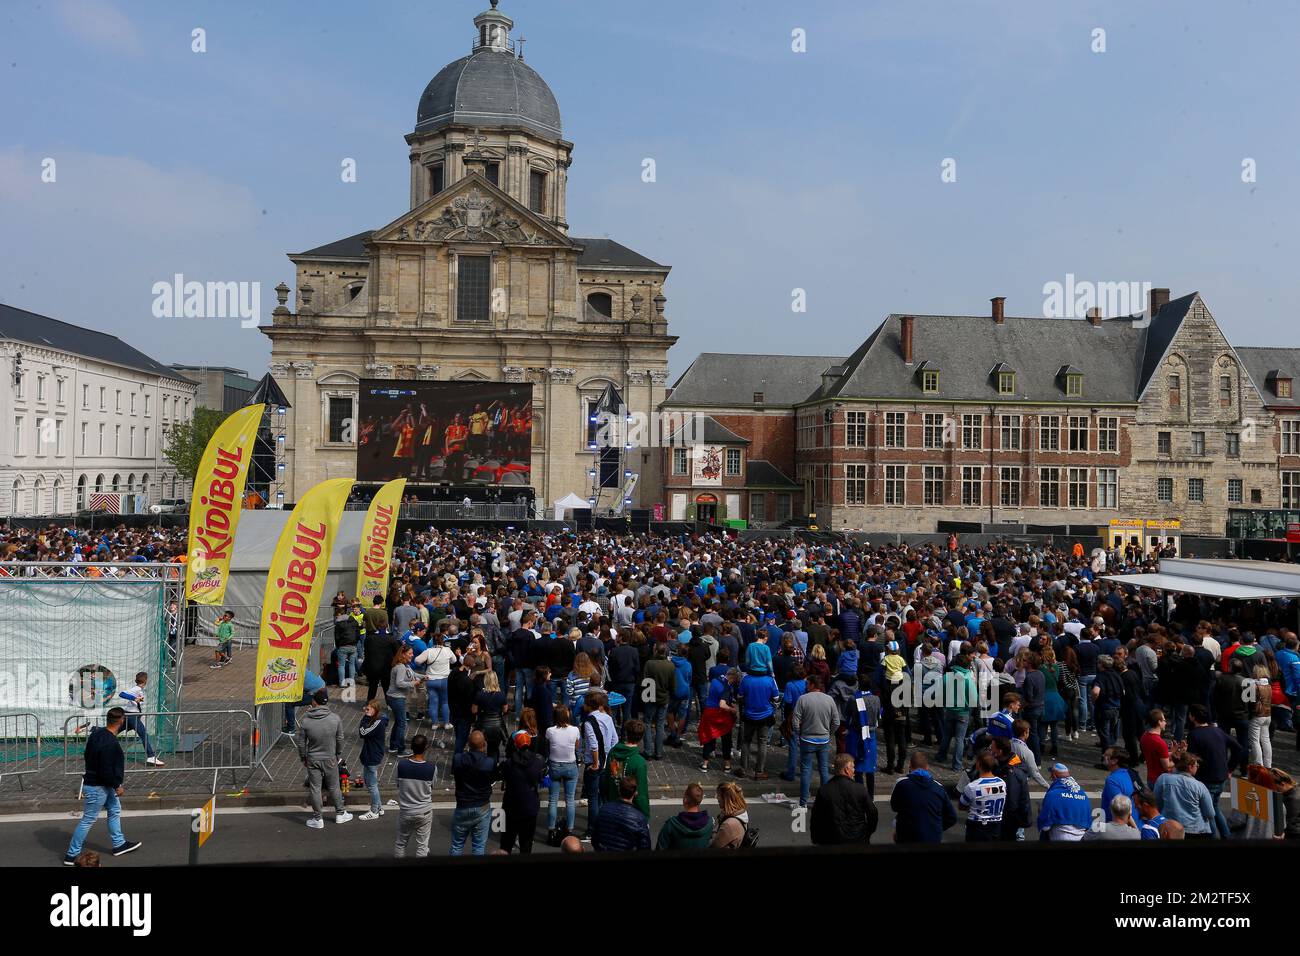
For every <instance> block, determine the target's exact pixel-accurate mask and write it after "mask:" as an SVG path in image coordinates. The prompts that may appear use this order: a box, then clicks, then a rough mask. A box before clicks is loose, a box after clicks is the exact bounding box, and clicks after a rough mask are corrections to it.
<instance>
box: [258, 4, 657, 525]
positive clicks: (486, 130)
mask: <svg viewBox="0 0 1300 956" xmlns="http://www.w3.org/2000/svg"><path fill="white" fill-rule="evenodd" d="M488 16H489V19H491V20H492V23H491V24H489V25H495V24H498V23H501V24H504V23H506V22H507V21H505V20H504V19H502V18H501V17H500V16H499V15H495V14H493V15H488ZM493 17H495V19H492V18H493ZM476 22H477V21H476ZM507 30H508V27H507ZM492 42H493V43H494V44H496V45H495V46H493V47H492V49H490V50H484V51H481V55H482V56H484V57H506V58H507V59H508V58H510V57H511V53H509V52H505V47H504V46H501V44H505V43H508V33H507V34H500V33H494V34H493V41H492ZM491 62H494V63H498V64H499V63H500V62H502V61H491ZM459 95H461V96H463V95H464V94H463V92H462V94H459ZM406 142H407V145H408V147H409V156H410V161H411V180H410V200H411V208H410V210H409V211H408V212H406V213H405V214H403V215H402V216H400V217H399V218H397V219H396V220H394V221H393V222H391V223H389V224H388V225H387V226H384V227H382V228H380V229H377V230H375V231H373V232H372V233H369V234H364V235H363V236H359V237H353V240H345V241H343V242H340V243H334V244H331V245H329V246H323V247H320V248H319V249H316V250H312V251H311V252H307V253H302V254H298V255H292V256H290V259H291V260H292V261H293V262H294V264H295V266H296V269H297V276H296V279H297V296H296V300H295V301H296V307H295V308H293V309H290V308H289V307H288V306H287V305H282V306H281V307H280V308H277V309H276V310H275V313H274V316H273V324H272V325H271V326H269V327H264V328H263V331H264V332H265V333H266V334H267V335H268V336H269V337H270V339H271V342H272V364H271V373H272V375H273V376H274V377H275V379H276V381H277V382H278V383H279V385H280V386H281V388H283V389H284V391H285V394H286V395H287V397H288V398H289V400H290V401H291V402H292V403H293V408H292V410H291V412H290V413H289V418H288V438H287V440H286V472H287V481H286V488H285V494H286V498H287V499H288V500H294V499H296V498H297V497H298V496H299V495H301V494H302V493H303V492H304V491H305V490H307V489H308V488H310V487H311V486H312V485H314V484H316V483H317V482H320V481H323V480H325V479H327V478H335V477H351V476H353V475H355V468H356V448H355V445H353V444H352V443H351V442H331V441H329V440H328V438H329V434H328V407H329V399H330V398H331V397H335V398H347V397H351V398H352V399H353V401H354V402H355V399H356V396H357V393H358V389H359V382H360V380H361V379H365V378H392V379H416V380H423V381H435V380H436V381H446V380H453V381H454V380H464V381H510V382H531V383H532V384H533V421H534V425H533V448H532V469H533V471H532V476H533V477H532V482H533V487H534V489H535V491H536V494H537V498H538V500H539V502H540V503H549V502H551V501H554V500H556V499H558V498H561V497H564V496H565V495H567V494H570V493H572V494H577V495H579V496H580V497H583V498H586V497H588V495H589V494H590V491H591V480H590V479H589V478H588V475H587V472H588V469H589V468H590V467H591V464H592V453H591V451H590V450H589V449H588V447H587V438H588V428H587V426H588V419H589V417H590V416H589V412H588V406H589V405H590V404H591V403H592V402H594V400H595V399H596V398H597V397H598V396H599V395H600V393H601V391H602V390H603V389H604V388H605V386H606V385H608V384H613V385H614V386H615V387H616V388H617V389H618V390H619V392H620V393H621V394H622V395H623V396H624V399H625V401H626V403H627V405H628V409H629V411H631V412H641V413H646V414H648V413H650V412H652V411H654V410H655V409H656V408H657V407H658V405H659V403H660V402H661V401H662V400H663V398H664V393H665V382H666V378H667V353H668V349H669V347H670V346H671V345H672V344H673V342H675V341H676V339H675V338H674V337H673V336H671V335H669V334H668V323H667V319H666V317H665V315H664V302H665V301H666V299H665V297H664V295H663V289H664V282H665V280H666V279H667V276H668V271H669V270H668V268H667V267H664V266H660V265H658V264H656V263H653V262H651V261H650V260H647V259H643V258H641V257H638V256H632V257H631V258H629V259H616V260H615V259H611V260H610V261H608V262H603V261H591V259H590V257H588V258H587V259H584V251H585V246H584V243H583V241H582V240H575V239H572V238H570V237H569V235H568V225H567V222H566V221H565V212H564V210H565V194H566V191H567V185H568V169H569V166H570V164H571V162H572V158H571V157H572V151H573V144H572V143H569V142H567V141H565V140H563V139H560V138H558V137H556V136H547V135H543V134H541V133H539V132H538V131H537V130H536V129H535V128H530V127H527V126H526V125H512V124H511V123H510V121H508V120H507V121H504V122H502V123H501V124H499V125H491V126H483V127H466V126H463V125H457V124H455V123H447V124H443V125H440V126H437V128H434V129H425V130H423V131H421V132H417V133H412V134H410V135H408V136H407V137H406ZM538 177H540V178H538ZM439 185H440V186H441V187H442V188H441V190H440V191H438V192H436V194H435V193H434V190H435V188H436V187H437V186H439ZM620 248H621V247H620ZM625 251H627V250H625ZM629 252H630V251H629ZM462 257H485V258H486V260H487V263H488V265H487V270H488V277H489V280H488V283H487V284H488V287H489V290H490V305H488V306H487V307H486V308H485V309H484V310H483V313H481V314H479V315H476V316H466V315H460V314H458V310H459V309H460V307H461V303H462V302H463V301H464V297H463V296H461V295H460V294H458V282H459V277H460V275H461V271H460V270H461V259H462ZM478 261H482V258H480V259H479V260H478ZM283 291H284V292H287V291H288V290H287V289H285V290H283ZM354 417H355V405H354ZM628 467H629V468H630V469H632V470H633V471H636V472H637V473H638V474H639V476H640V483H639V486H638V491H637V492H636V496H635V500H634V503H633V506H634V507H642V506H648V504H649V503H650V502H651V501H652V500H655V499H654V495H655V492H656V490H657V488H658V487H659V486H660V485H661V482H662V478H661V475H660V474H659V470H658V469H659V459H658V456H657V455H654V454H651V451H650V450H648V449H647V450H644V451H634V452H632V453H631V456H630V460H629V463H628ZM607 494H609V495H610V497H611V500H610V501H603V500H602V501H601V502H600V503H599V504H598V507H608V506H609V505H611V504H612V503H613V501H612V497H613V495H614V494H616V492H609V493H607Z"/></svg>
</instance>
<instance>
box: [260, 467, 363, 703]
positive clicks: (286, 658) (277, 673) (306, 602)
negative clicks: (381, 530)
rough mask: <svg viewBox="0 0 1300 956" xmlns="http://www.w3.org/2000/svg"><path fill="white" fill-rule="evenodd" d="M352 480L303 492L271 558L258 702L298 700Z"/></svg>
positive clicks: (264, 602) (333, 480) (264, 601)
mask: <svg viewBox="0 0 1300 956" xmlns="http://www.w3.org/2000/svg"><path fill="white" fill-rule="evenodd" d="M351 490H352V479H351V478H331V479H330V480H329V481H322V482H321V483H320V484H319V485H317V486H316V487H314V488H312V489H311V491H309V492H307V493H306V494H305V495H303V496H302V500H300V501H299V502H298V505H297V507H295V508H294V509H293V514H291V515H290V516H289V521H288V523H287V524H286V525H285V526H284V530H283V531H281V532H280V540H279V542H278V543H277V544H276V546H275V554H274V555H272V556H271V568H270V570H269V571H268V572H267V575H266V594H265V596H264V597H263V598H262V626H261V628H260V630H259V631H258V634H259V635H260V636H259V638H258V646H257V670H256V671H255V672H254V680H255V681H256V686H255V688H254V692H253V701H254V703H255V704H274V703H290V704H293V703H297V702H298V701H299V700H301V699H302V686H303V674H304V672H305V671H306V668H307V655H308V654H309V653H310V652H311V636H312V630H313V628H314V626H315V624H316V610H317V609H318V608H319V607H320V599H321V593H322V592H323V591H324V590H325V575H326V572H327V571H328V570H329V563H330V552H331V551H332V550H333V549H334V535H335V533H336V532H337V531H338V527H339V517H340V516H341V515H342V514H343V505H344V504H345V503H346V502H347V499H348V494H349V492H351Z"/></svg>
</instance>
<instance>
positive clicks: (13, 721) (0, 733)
mask: <svg viewBox="0 0 1300 956" xmlns="http://www.w3.org/2000/svg"><path fill="white" fill-rule="evenodd" d="M43 756H44V754H43V751H42V748H41V720H40V718H39V717H37V716H36V715H35V714H31V713H20V714H0V780H3V779H4V778H5V777H17V778H18V783H19V786H22V781H23V777H24V776H25V775H27V774H29V773H37V772H39V771H40V769H41V760H42V757H43Z"/></svg>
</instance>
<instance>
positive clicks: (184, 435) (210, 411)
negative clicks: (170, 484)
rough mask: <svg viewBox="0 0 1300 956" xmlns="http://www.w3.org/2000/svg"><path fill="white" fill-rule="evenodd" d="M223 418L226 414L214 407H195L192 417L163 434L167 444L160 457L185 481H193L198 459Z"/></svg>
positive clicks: (197, 471)
mask: <svg viewBox="0 0 1300 956" xmlns="http://www.w3.org/2000/svg"><path fill="white" fill-rule="evenodd" d="M225 420H226V413H225V412H222V411H219V410H217V409H215V408H204V407H203V406H201V405H200V406H198V407H197V408H195V409H194V417H193V418H192V419H190V420H189V421H188V422H177V423H176V424H174V425H172V427H171V431H169V432H168V433H167V443H166V445H165V446H164V447H163V457H164V458H166V459H167V460H168V461H169V462H171V463H172V464H173V465H174V466H175V467H176V473H177V474H179V475H182V476H183V477H184V478H185V479H186V481H187V482H188V483H189V484H193V483H194V476H195V475H197V474H198V473H199V461H200V460H201V459H202V458H203V452H204V450H205V449H206V448H207V447H208V442H209V441H211V440H212V433H213V432H215V431H216V430H217V429H218V428H219V427H220V426H221V423H222V422H224V421H225Z"/></svg>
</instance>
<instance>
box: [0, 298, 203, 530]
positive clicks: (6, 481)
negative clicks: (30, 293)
mask: <svg viewBox="0 0 1300 956" xmlns="http://www.w3.org/2000/svg"><path fill="white" fill-rule="evenodd" d="M196 390H197V386H196V385H195V383H194V382H191V381H189V380H188V379H185V378H183V377H182V376H181V375H180V374H179V373H177V372H175V371H173V370H172V369H170V368H168V367H167V366H166V365H163V364H162V363H160V362H155V361H154V360H153V359H151V358H149V356H147V355H145V354H143V353H142V352H139V351H137V350H135V349H134V348H132V347H131V346H129V345H127V344H126V343H125V342H123V341H122V340H121V339H119V338H117V337H116V336H113V335H108V334H106V333H104V332H98V331H96V330H94V329H86V328H82V327H80V326H76V325H69V324H68V323H66V322H60V321H59V320H58V319H51V318H49V317H48V316H44V315H37V314H36V313H34V312H26V311H24V310H22V309H16V308H13V307H12V306H8V305H3V304H0V415H3V418H0V517H8V516H23V515H59V514H68V513H69V512H71V511H74V510H77V509H80V508H84V507H85V506H86V500H87V496H88V495H89V494H90V493H91V492H94V491H105V492H123V493H127V494H143V495H145V496H146V497H147V499H148V501H149V502H155V501H157V500H159V499H161V498H172V497H181V498H188V497H189V488H188V487H187V483H186V482H185V480H184V479H183V478H180V477H178V476H177V475H176V470H175V468H173V467H172V465H171V463H170V462H168V461H167V459H166V457H164V455H163V451H162V450H163V447H164V445H165V442H166V435H167V432H168V431H169V430H170V428H171V427H172V425H173V424H174V423H176V422H183V421H188V420H189V419H190V418H191V417H193V414H194V407H195V393H196Z"/></svg>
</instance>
